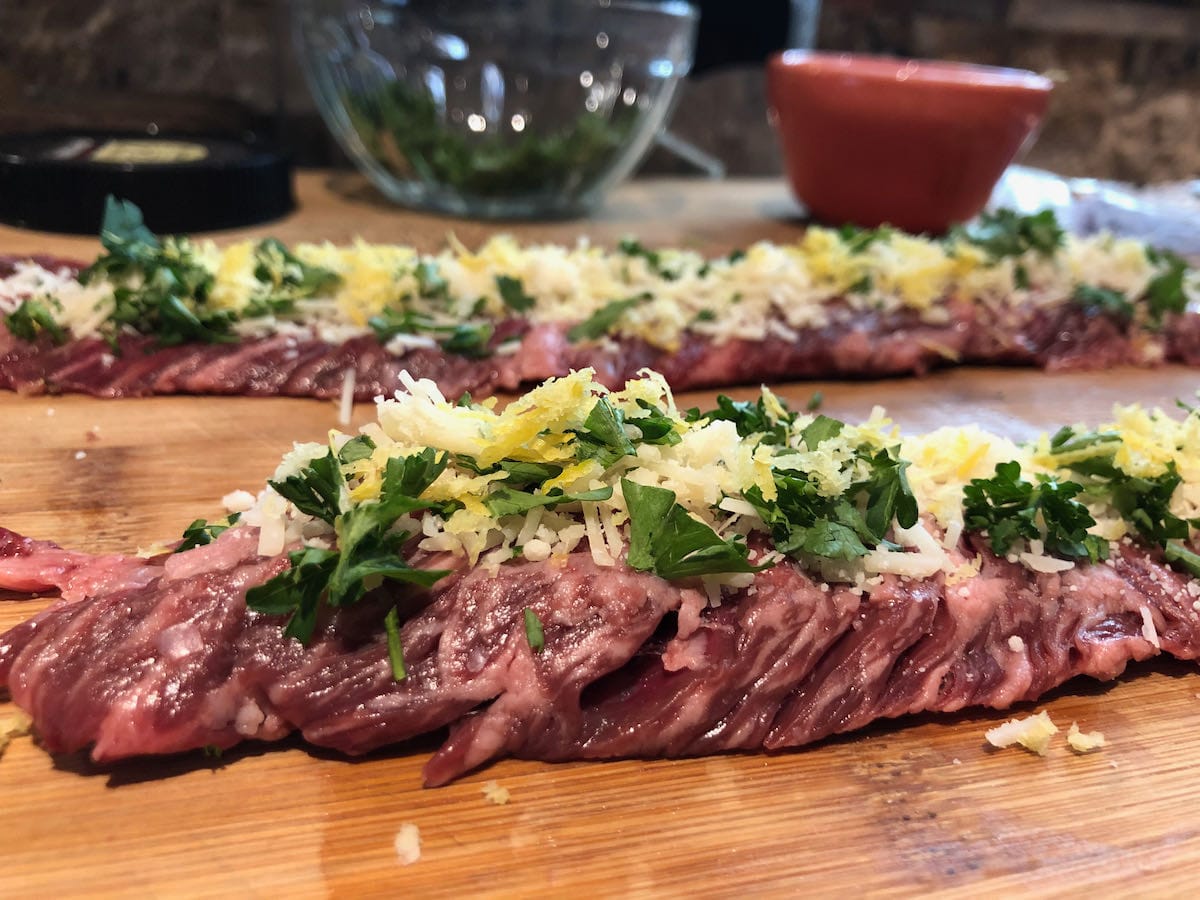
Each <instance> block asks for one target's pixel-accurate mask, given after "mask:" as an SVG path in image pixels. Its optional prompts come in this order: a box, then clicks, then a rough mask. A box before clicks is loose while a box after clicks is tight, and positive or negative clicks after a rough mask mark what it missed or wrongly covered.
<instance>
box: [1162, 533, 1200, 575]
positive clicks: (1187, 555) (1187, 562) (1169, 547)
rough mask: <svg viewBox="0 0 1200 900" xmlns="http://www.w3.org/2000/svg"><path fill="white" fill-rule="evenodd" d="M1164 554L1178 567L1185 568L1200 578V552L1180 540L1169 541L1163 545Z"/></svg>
mask: <svg viewBox="0 0 1200 900" xmlns="http://www.w3.org/2000/svg"><path fill="white" fill-rule="evenodd" d="M1163 556H1165V557H1166V560H1167V562H1169V563H1171V564H1172V565H1173V566H1175V567H1176V568H1177V569H1183V570H1184V571H1185V572H1188V573H1189V574H1191V575H1194V576H1196V577H1197V578H1200V554H1197V553H1193V552H1192V551H1191V550H1189V549H1188V548H1187V547H1185V546H1183V544H1181V543H1179V541H1167V543H1166V546H1165V547H1163Z"/></svg>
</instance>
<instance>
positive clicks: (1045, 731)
mask: <svg viewBox="0 0 1200 900" xmlns="http://www.w3.org/2000/svg"><path fill="white" fill-rule="evenodd" d="M1056 734H1058V726H1057V725H1055V724H1054V723H1053V722H1052V721H1050V714H1049V713H1047V712H1046V711H1045V710H1042V711H1041V712H1040V713H1038V714H1037V715H1036V716H1026V717H1025V718H1024V719H1009V720H1008V721H1007V722H1005V723H1004V724H1003V725H997V726H996V727H995V728H992V729H989V730H988V732H987V733H986V734H985V735H984V737H986V738H987V742H988V743H989V744H991V745H992V746H993V747H1000V748H1004V747H1011V746H1012V745H1013V744H1020V745H1021V746H1022V747H1024V748H1025V749H1026V750H1028V751H1030V752H1031V753H1036V754H1037V755H1038V756H1045V755H1046V751H1047V750H1048V749H1050V739H1051V738H1052V737H1053V736H1054V735H1056Z"/></svg>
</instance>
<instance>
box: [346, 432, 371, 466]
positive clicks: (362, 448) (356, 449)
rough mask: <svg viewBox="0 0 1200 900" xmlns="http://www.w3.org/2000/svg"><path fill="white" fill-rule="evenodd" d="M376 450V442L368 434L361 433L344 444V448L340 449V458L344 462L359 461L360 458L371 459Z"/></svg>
mask: <svg viewBox="0 0 1200 900" xmlns="http://www.w3.org/2000/svg"><path fill="white" fill-rule="evenodd" d="M374 452H375V442H374V441H373V440H371V439H370V438H369V437H368V436H367V435H365V434H360V435H358V436H357V437H352V438H350V440H348V441H346V443H344V444H342V449H341V450H339V451H338V459H339V460H341V461H342V462H343V463H352V462H358V461H359V460H360V459H370V457H371V454H372V453H374Z"/></svg>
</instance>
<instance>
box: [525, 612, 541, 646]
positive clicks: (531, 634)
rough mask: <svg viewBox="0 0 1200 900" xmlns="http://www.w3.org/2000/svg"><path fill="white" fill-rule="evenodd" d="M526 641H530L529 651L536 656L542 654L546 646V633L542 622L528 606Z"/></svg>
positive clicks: (526, 613)
mask: <svg viewBox="0 0 1200 900" xmlns="http://www.w3.org/2000/svg"><path fill="white" fill-rule="evenodd" d="M525 640H527V641H529V649H530V650H532V651H533V652H534V653H535V654H537V653H541V652H542V649H543V648H544V647H545V646H546V633H545V630H544V629H543V628H542V620H541V619H539V618H538V617H537V613H535V612H534V611H533V610H532V609H530V608H529V607H528V606H527V607H525Z"/></svg>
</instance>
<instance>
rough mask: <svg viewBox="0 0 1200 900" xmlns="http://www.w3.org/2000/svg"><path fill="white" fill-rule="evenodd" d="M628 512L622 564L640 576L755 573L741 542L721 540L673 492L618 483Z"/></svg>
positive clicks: (670, 576) (754, 567) (623, 482)
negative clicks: (649, 574)
mask: <svg viewBox="0 0 1200 900" xmlns="http://www.w3.org/2000/svg"><path fill="white" fill-rule="evenodd" d="M621 492H622V493H623V494H624V496H625V506H626V508H627V509H628V510H629V551H628V553H627V554H626V557H625V561H626V562H627V563H628V564H629V566H630V567H631V568H633V569H636V570H637V571H639V572H647V571H649V572H653V573H654V574H655V575H658V576H659V577H660V578H666V579H667V580H669V581H670V580H674V579H677V578H690V577H693V576H697V575H714V574H718V573H723V572H758V571H761V570H762V569H763V568H765V566H752V565H751V564H750V563H749V561H748V558H749V551H748V550H747V549H746V547H745V545H744V544H740V543H736V542H734V541H726V540H723V539H722V538H721V537H720V536H718V535H717V533H716V532H715V531H713V530H712V529H711V528H709V527H708V526H707V525H705V524H704V523H703V522H700V521H698V520H696V519H694V518H692V517H691V516H690V515H689V514H688V512H687V510H685V509H684V508H683V507H682V506H680V505H679V504H678V503H676V502H675V492H674V491H669V490H666V489H665V488H660V487H651V486H648V485H641V484H637V483H635V482H632V481H630V480H629V479H627V478H622V479H621Z"/></svg>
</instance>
